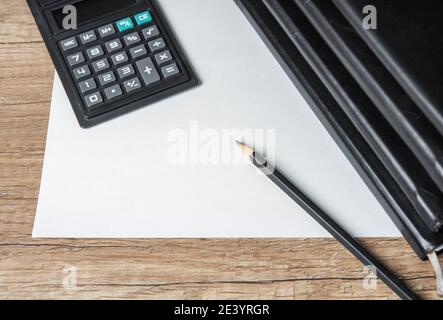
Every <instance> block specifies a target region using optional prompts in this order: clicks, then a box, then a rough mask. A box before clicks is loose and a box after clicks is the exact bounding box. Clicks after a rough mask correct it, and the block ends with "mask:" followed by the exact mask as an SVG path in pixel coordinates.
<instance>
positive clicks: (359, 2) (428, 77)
mask: <svg viewBox="0 0 443 320" xmlns="http://www.w3.org/2000/svg"><path fill="white" fill-rule="evenodd" d="M334 3H335V5H336V6H337V8H339V9H340V11H341V12H342V14H343V15H344V16H345V17H346V19H347V20H348V22H349V23H350V24H351V25H352V26H353V27H354V29H355V30H356V31H357V32H358V33H359V34H360V36H361V37H362V39H363V40H364V41H366V43H367V45H368V46H369V47H370V48H371V49H372V51H373V52H374V53H375V54H376V55H377V57H378V58H379V59H380V61H381V62H382V63H383V64H384V65H385V67H386V68H387V69H388V70H389V71H390V72H391V74H392V75H393V76H394V77H395V78H396V79H397V81H398V82H399V83H400V85H401V86H402V87H403V89H404V90H405V91H406V92H407V93H408V94H409V96H410V97H411V98H412V99H413V100H414V101H415V103H416V104H417V105H418V106H419V107H420V109H421V110H422V111H423V112H424V114H425V115H426V116H427V117H428V119H429V120H430V121H431V122H432V123H433V124H434V125H435V127H436V128H437V129H438V130H439V131H440V133H441V134H442V135H443V90H442V88H443V58H442V57H443V33H442V31H443V19H442V15H443V1H441V0H426V1H422V0H402V1H395V0H372V1H370V2H368V1H365V0H334ZM368 3H370V4H371V5H373V6H374V7H375V8H376V10H377V29H375V30H369V31H368V30H365V29H364V28H363V24H362V23H361V22H362V10H363V8H364V6H366V5H367V4H368Z"/></svg>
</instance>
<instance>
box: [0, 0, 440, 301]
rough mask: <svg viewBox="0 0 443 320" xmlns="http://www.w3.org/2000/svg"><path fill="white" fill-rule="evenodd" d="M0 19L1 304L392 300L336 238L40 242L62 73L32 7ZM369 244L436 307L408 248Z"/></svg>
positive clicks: (393, 242)
mask: <svg viewBox="0 0 443 320" xmlns="http://www.w3.org/2000/svg"><path fill="white" fill-rule="evenodd" d="M0 8H1V11H0V21H1V22H2V25H1V27H0V298H7V299H16V298H24V299H31V298H42V299H77V298H79V299H92V298H94V299H95V298H101V299H104V298H135V299H151V298H156V299H162V298H168V299H170V298H178V299H213V298H219V299H343V298H352V299H367V298H370V299H395V298H396V296H395V295H394V294H393V293H392V292H391V291H390V290H389V289H388V288H387V287H386V286H385V285H384V284H382V283H380V282H379V281H378V282H376V284H377V285H376V286H373V285H371V283H372V284H373V282H368V281H365V279H366V280H367V279H369V278H370V274H369V273H368V272H367V271H366V270H364V268H363V266H362V265H361V264H360V263H359V262H358V261H357V260H356V259H354V258H353V257H352V256H351V255H350V254H349V253H347V252H346V251H345V250H344V249H343V248H342V247H341V246H340V245H339V244H337V242H336V241H335V240H332V239H210V240H208V239H194V240H175V239H174V240H173V239H171V240H156V239H152V240H123V239H122V240H75V239H60V240H34V239H32V238H31V230H32V224H33V220H34V213H35V208H36V203H37V197H38V191H39V184H40V176H41V170H42V162H43V155H44V151H45V138H46V130H47V124H48V113H49V105H50V98H51V90H52V82H53V74H54V68H53V65H52V63H51V60H50V58H49V56H48V54H47V51H46V48H45V46H44V44H43V42H42V39H41V37H40V34H39V32H38V30H37V28H36V26H35V25H34V20H33V18H32V16H31V14H30V12H29V10H28V8H27V5H26V3H25V1H24V0H19V1H17V0H16V1H9V0H0ZM362 242H363V243H364V244H365V245H366V246H367V247H368V248H369V249H370V251H372V252H373V253H374V254H376V255H377V256H378V257H379V258H380V259H381V261H383V262H384V263H386V265H387V266H389V267H390V268H392V270H394V271H395V272H397V273H398V274H399V276H400V277H401V278H403V279H404V280H405V281H406V283H407V284H408V285H410V286H411V287H412V288H413V289H414V290H415V291H416V292H417V293H418V294H420V295H421V296H422V297H424V298H436V295H435V277H434V274H433V270H432V268H431V266H430V264H429V263H427V262H421V261H420V260H418V258H417V257H416V256H415V254H414V253H413V251H412V250H411V249H410V248H409V246H408V245H407V244H406V242H405V241H404V240H403V239H385V238H376V239H362ZM75 275H76V277H75V279H76V285H74V284H75V282H72V281H73V280H72V279H74V276H75ZM70 280H71V282H70ZM368 283H369V286H368V285H367V284H368Z"/></svg>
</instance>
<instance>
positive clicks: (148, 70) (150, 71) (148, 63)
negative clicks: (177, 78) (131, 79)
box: [136, 58, 160, 86]
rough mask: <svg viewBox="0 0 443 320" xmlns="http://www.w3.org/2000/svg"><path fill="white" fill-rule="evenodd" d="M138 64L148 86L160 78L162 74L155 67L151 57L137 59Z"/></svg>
mask: <svg viewBox="0 0 443 320" xmlns="http://www.w3.org/2000/svg"><path fill="white" fill-rule="evenodd" d="M136 65H137V69H138V71H139V72H140V74H141V75H142V78H143V82H144V83H145V85H147V86H148V85H150V84H152V83H154V82H157V81H159V80H160V76H159V74H158V72H157V70H156V69H155V66H154V63H153V62H152V60H151V58H144V59H142V60H139V61H137V63H136Z"/></svg>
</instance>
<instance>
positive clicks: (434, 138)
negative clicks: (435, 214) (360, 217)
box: [294, 0, 443, 191]
mask: <svg viewBox="0 0 443 320" xmlns="http://www.w3.org/2000/svg"><path fill="white" fill-rule="evenodd" d="M294 1H295V2H296V3H297V5H298V7H299V8H300V9H301V10H302V11H303V12H304V14H305V15H306V16H307V17H308V19H309V21H310V22H311V23H312V25H313V26H314V27H315V28H316V30H317V31H318V32H319V33H320V34H321V36H322V37H323V39H324V40H325V42H326V43H327V44H328V45H329V47H330V48H331V49H332V50H333V51H334V53H335V55H336V56H337V57H338V58H339V59H340V61H341V63H342V64H343V65H344V66H345V67H346V69H347V70H348V71H349V72H350V73H351V74H352V76H353V78H354V79H355V80H356V81H357V82H358V84H359V85H360V87H361V88H362V89H363V90H364V91H365V93H366V94H367V95H368V96H369V98H370V99H371V100H372V101H373V103H374V105H376V106H377V108H378V109H379V110H380V112H381V113H382V114H383V116H384V117H385V118H386V119H387V120H388V121H389V123H390V125H391V126H392V127H393V128H394V129H395V130H396V132H397V133H398V134H399V135H400V136H401V137H402V139H403V140H404V141H405V143H406V144H407V145H408V147H409V148H410V149H411V150H412V151H413V152H414V154H415V156H416V157H417V158H418V159H419V160H420V162H421V163H422V165H423V166H424V167H425V168H426V171H427V172H428V173H429V176H430V177H431V178H432V179H433V180H434V182H435V183H436V184H437V185H438V186H439V188H440V190H442V191H443V137H442V136H441V135H440V134H439V132H438V131H437V130H436V129H435V128H434V126H433V125H432V124H431V122H430V121H429V120H428V119H427V117H425V116H424V114H423V113H422V111H421V110H420V109H419V108H418V107H417V105H416V104H415V102H414V101H413V100H412V99H410V98H409V96H408V95H407V94H406V92H405V91H404V90H403V89H402V87H401V86H400V85H399V84H398V83H397V81H396V80H395V78H393V76H392V75H391V74H390V72H389V71H388V70H387V69H386V68H385V67H384V66H383V64H382V63H381V62H380V60H379V59H378V58H377V57H376V56H375V55H374V54H373V53H372V51H371V50H370V49H369V47H368V46H367V45H366V43H365V42H364V41H363V40H362V39H361V37H360V36H359V35H358V33H356V32H355V30H354V29H353V28H352V26H351V25H350V24H349V23H348V22H347V20H346V19H345V18H344V17H343V15H342V14H341V13H340V12H339V10H338V9H337V8H336V7H335V6H334V4H333V3H332V2H331V1H324V0H310V1H305V0H294Z"/></svg>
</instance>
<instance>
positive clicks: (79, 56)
mask: <svg viewBox="0 0 443 320" xmlns="http://www.w3.org/2000/svg"><path fill="white" fill-rule="evenodd" d="M68 62H69V65H70V66H71V67H72V66H75V65H77V64H79V63H82V62H85V56H84V55H83V53H81V52H78V53H75V54H72V55H70V56H68Z"/></svg>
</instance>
